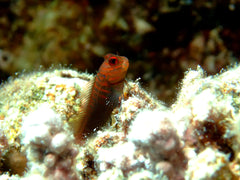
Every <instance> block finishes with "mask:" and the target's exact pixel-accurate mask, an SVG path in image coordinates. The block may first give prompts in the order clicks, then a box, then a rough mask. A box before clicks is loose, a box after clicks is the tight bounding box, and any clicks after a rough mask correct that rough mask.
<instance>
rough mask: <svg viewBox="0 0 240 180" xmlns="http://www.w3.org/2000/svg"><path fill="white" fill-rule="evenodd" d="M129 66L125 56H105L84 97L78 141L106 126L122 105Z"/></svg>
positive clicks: (77, 134)
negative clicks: (115, 110)
mask: <svg viewBox="0 0 240 180" xmlns="http://www.w3.org/2000/svg"><path fill="white" fill-rule="evenodd" d="M128 66H129V62H128V59H127V58H126V57H124V56H118V55H114V54H107V55H105V56H104V62H103V63H102V65H101V66H100V68H99V71H98V73H97V75H96V76H95V77H94V78H93V79H92V80H90V81H89V83H88V86H87V90H86V93H85V94H83V95H82V100H81V101H82V111H81V114H80V117H79V123H78V124H79V127H77V129H76V131H75V137H76V139H82V137H83V136H85V135H88V134H89V133H91V132H93V131H94V130H98V129H99V128H100V127H102V126H103V125H105V124H106V122H107V120H108V119H109V118H110V115H111V112H112V111H113V109H114V108H116V107H117V106H118V105H119V103H120V99H121V96H122V92H123V87H124V82H125V76H126V73H127V70H128Z"/></svg>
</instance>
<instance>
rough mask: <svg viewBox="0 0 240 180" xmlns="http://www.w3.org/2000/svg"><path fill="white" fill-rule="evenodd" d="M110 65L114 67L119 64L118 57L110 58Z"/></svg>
mask: <svg viewBox="0 0 240 180" xmlns="http://www.w3.org/2000/svg"><path fill="white" fill-rule="evenodd" d="M108 63H109V65H110V66H114V65H116V64H118V59H117V57H110V58H109V60H108Z"/></svg>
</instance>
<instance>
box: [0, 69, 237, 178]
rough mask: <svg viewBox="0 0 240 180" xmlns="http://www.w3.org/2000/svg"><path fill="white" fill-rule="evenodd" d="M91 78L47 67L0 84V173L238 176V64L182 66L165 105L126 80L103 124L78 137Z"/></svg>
mask: <svg viewBox="0 0 240 180" xmlns="http://www.w3.org/2000/svg"><path fill="white" fill-rule="evenodd" d="M92 77H93V76H91V75H89V74H86V73H78V72H77V71H74V70H70V69H59V70H57V69H55V70H49V71H46V72H35V73H32V74H29V75H21V76H19V77H16V78H15V79H10V80H9V82H6V83H5V84H3V85H1V89H0V90H1V91H0V108H1V109H0V110H1V111H0V119H1V120H0V158H1V162H0V172H1V174H2V175H1V176H0V179H7V178H8V179H30V178H36V179H100V180H101V179H130V180H132V179H153V180H158V179H162V180H167V179H174V180H183V179H186V180H188V179H189V180H191V179H194V180H195V179H197V180H205V179H209V180H210V179H213V180H215V179H239V178H240V163H239V162H240V140H239V139H240V133H239V129H240V114H239V107H240V101H239V92H240V80H239V79H240V66H237V65H236V66H234V67H232V68H229V69H228V70H225V71H223V72H222V73H221V74H217V75H215V76H207V75H206V73H205V72H204V70H203V69H202V68H201V67H198V68H197V70H189V71H188V72H186V74H185V77H184V79H183V80H182V82H181V84H180V86H181V89H180V91H179V92H178V96H177V99H176V101H175V103H174V104H173V105H172V106H171V107H167V106H165V105H164V104H163V103H162V102H160V101H158V100H156V99H155V98H154V97H152V96H151V95H150V94H149V93H147V92H146V91H145V90H143V89H142V88H141V87H140V85H139V83H138V82H128V83H127V84H126V85H125V88H124V93H123V98H122V100H121V101H122V102H121V105H120V106H119V107H117V108H116V109H114V111H113V112H112V116H111V119H109V123H108V124H106V126H104V127H101V128H100V130H98V131H96V132H92V134H91V135H90V136H88V137H86V139H84V140H82V142H80V144H79V142H78V141H75V138H74V135H73V134H74V127H75V125H76V123H78V114H79V113H80V112H81V110H82V108H81V104H82V102H81V98H80V97H81V95H82V94H83V93H82V90H83V89H84V87H86V85H87V83H88V81H89V80H90V79H91V78H92Z"/></svg>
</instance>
